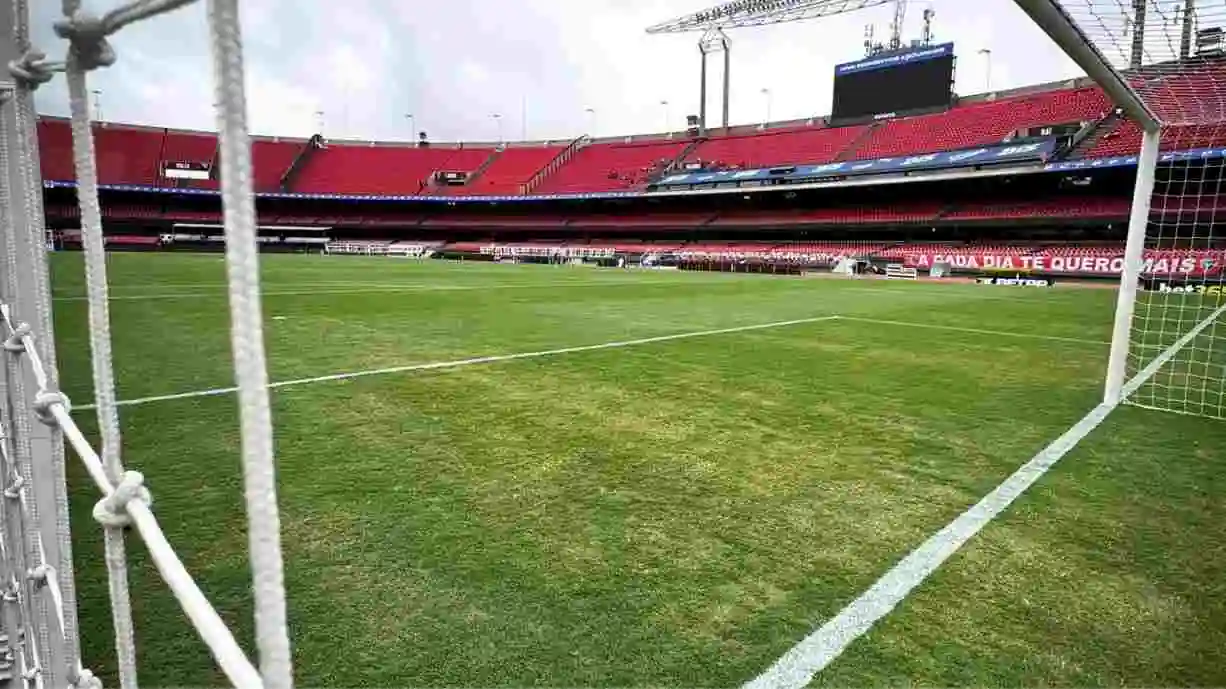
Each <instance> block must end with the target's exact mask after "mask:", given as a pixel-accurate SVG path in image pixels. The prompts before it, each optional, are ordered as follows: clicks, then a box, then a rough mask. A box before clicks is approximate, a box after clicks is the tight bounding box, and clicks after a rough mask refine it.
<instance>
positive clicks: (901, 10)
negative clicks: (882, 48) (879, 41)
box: [890, 0, 907, 51]
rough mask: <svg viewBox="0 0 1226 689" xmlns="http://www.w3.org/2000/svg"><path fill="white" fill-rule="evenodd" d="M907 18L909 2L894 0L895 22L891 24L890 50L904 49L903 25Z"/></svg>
mask: <svg viewBox="0 0 1226 689" xmlns="http://www.w3.org/2000/svg"><path fill="white" fill-rule="evenodd" d="M906 18H907V0H894V21H892V22H890V50H891V51H894V50H898V49H900V48H902V25H903V21H904V20H906Z"/></svg>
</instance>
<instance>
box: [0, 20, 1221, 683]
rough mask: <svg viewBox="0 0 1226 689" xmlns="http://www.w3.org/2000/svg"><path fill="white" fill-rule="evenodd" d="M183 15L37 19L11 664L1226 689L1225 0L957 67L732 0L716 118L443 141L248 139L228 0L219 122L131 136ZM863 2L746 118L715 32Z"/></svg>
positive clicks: (723, 23)
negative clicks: (961, 87)
mask: <svg viewBox="0 0 1226 689" xmlns="http://www.w3.org/2000/svg"><path fill="white" fill-rule="evenodd" d="M7 4H8V3H6V5H7ZM187 4H190V2H184V1H182V0H179V1H177V2H176V1H170V2H160V1H154V2H147V1H137V2H133V3H132V4H130V5H125V6H123V7H122V11H121V10H117V11H116V12H113V13H111V14H108V15H103V16H102V17H101V18H95V17H92V16H91V17H86V16H85V15H81V14H79V13H74V11H69V12H67V14H66V17H67V18H66V19H65V20H63V23H61V24H57V25H56V31H57V33H58V34H59V35H60V36H61V37H62V38H64V39H65V45H64V46H59V48H62V49H64V50H66V51H67V56H68V57H67V59H66V60H65V61H64V62H63V63H60V62H57V61H56V60H48V59H46V57H45V56H44V55H42V54H41V53H37V52H36V50H35V47H34V46H32V44H31V43H30V39H29V28H28V22H29V18H28V17H25V16H24V13H25V12H26V11H27V10H26V9H25V4H24V2H18V3H14V4H13V9H10V8H7V7H6V8H5V9H4V10H0V16H4V18H5V21H4V22H3V23H0V29H2V30H3V35H5V39H4V40H3V41H0V46H2V47H3V48H4V51H2V52H0V57H3V58H4V60H3V61H4V62H5V63H6V64H8V65H9V70H8V72H9V73H10V74H11V78H12V81H11V82H8V81H6V82H3V83H0V96H2V97H0V105H2V107H3V119H2V120H0V134H2V136H0V140H3V142H4V146H3V147H0V167H4V168H5V171H6V178H5V179H4V180H3V181H2V183H0V191H3V196H0V202H2V203H0V206H3V207H4V209H5V210H4V213H3V215H0V226H3V232H4V240H5V242H6V244H5V254H6V256H7V259H6V261H5V262H4V266H3V269H2V270H0V277H3V281H2V282H3V284H2V285H0V287H2V289H0V304H3V307H4V310H3V313H4V337H5V338H6V339H5V349H6V353H7V360H6V361H7V366H6V371H5V377H4V387H3V393H4V394H2V395H0V400H2V402H3V405H2V406H0V422H2V426H0V430H2V431H3V433H0V445H3V449H4V455H3V461H2V462H0V473H2V474H3V475H4V485H5V488H4V495H5V497H6V502H5V503H4V510H3V512H2V514H3V523H2V524H0V580H3V581H7V582H10V583H8V584H5V588H4V591H5V596H4V597H3V601H0V626H2V627H3V629H2V630H0V632H2V633H3V635H0V680H3V681H4V682H5V683H6V684H8V685H11V686H14V687H17V686H21V687H42V686H46V685H51V686H57V687H58V686H72V687H87V686H89V687H93V686H98V682H99V681H101V683H102V684H104V685H107V686H110V685H115V686H123V687H125V689H127V688H131V689H135V687H137V686H138V684H137V677H138V676H139V679H140V682H141V683H143V684H145V685H148V686H223V685H226V686H229V685H232V686H236V687H269V689H273V688H276V689H282V688H284V689H288V688H289V687H290V686H292V685H293V684H295V683H296V684H299V685H302V686H320V687H323V686H355V687H356V686H372V687H374V686H521V685H522V686H528V685H532V686H731V685H743V686H750V687H761V688H763V689H765V688H768V687H769V688H772V689H775V688H778V689H783V688H784V687H791V688H796V689H799V688H800V687H806V686H819V685H826V686H844V685H846V686H851V685H857V686H864V685H899V684H928V685H948V686H979V685H1053V684H1063V685H1096V686H1097V685H1159V684H1161V685H1172V686H1173V685H1185V686H1213V685H1221V684H1223V683H1226V670H1224V669H1223V668H1226V663H1224V662H1223V660H1224V657H1223V651H1222V649H1223V648H1226V590H1224V589H1223V583H1222V582H1223V581H1224V579H1223V576H1222V574H1223V568H1224V567H1226V537H1223V535H1222V531H1221V529H1220V524H1221V523H1222V522H1223V520H1226V504H1224V503H1223V502H1222V501H1221V500H1220V496H1221V495H1222V494H1223V493H1224V492H1226V478H1224V477H1226V472H1223V471H1222V469H1223V461H1224V459H1226V454H1223V452H1222V451H1221V448H1222V447H1223V444H1224V443H1226V425H1223V421H1222V420H1223V418H1226V344H1223V341H1222V338H1218V337H1217V335H1218V334H1219V333H1222V334H1223V335H1224V337H1226V330H1222V328H1220V327H1219V326H1221V325H1222V321H1223V319H1224V318H1226V316H1223V313H1224V312H1226V302H1223V301H1222V297H1223V296H1224V295H1226V241H1223V239H1222V238H1221V229H1220V226H1219V225H1218V224H1217V217H1218V213H1219V212H1222V213H1226V196H1224V195H1223V192H1222V184H1223V181H1224V175H1223V160H1224V159H1226V39H1224V37H1223V30H1224V29H1226V10H1223V9H1222V8H1221V7H1219V6H1218V5H1217V4H1215V3H1213V2H1209V1H1208V0H1206V1H1204V2H1197V1H1195V0H1180V1H1179V2H1158V1H1157V0H1137V1H1136V2H1133V3H1130V4H1129V3H1124V4H1121V3H1119V2H1109V1H1107V0H1101V1H1099V0H1064V1H1063V2H1053V1H1052V0H1033V1H1030V0H1027V1H1023V0H1018V2H1017V5H1018V6H1019V7H1021V8H1022V9H1023V10H1024V11H1025V12H1026V14H1027V15H1028V16H1029V17H1030V18H1031V19H1032V20H1033V21H1034V23H1035V24H1037V25H1038V26H1039V27H1040V28H1041V29H1042V30H1043V31H1044V32H1045V33H1046V34H1048V35H1049V36H1050V37H1051V41H1052V44H1051V45H1050V46H1049V48H1048V49H1050V50H1061V51H1063V53H1065V54H1067V55H1068V56H1069V57H1070V58H1071V59H1072V60H1074V61H1075V62H1076V64H1077V65H1078V67H1079V68H1080V69H1082V70H1083V72H1084V74H1085V75H1084V76H1079V77H1076V78H1070V79H1064V80H1059V81H1048V82H1044V83H1033V84H1028V85H1025V86H1021V87H1016V88H1009V89H1000V90H992V91H989V92H984V93H974V94H969V95H959V94H957V93H955V91H954V83H955V70H956V69H957V63H958V60H959V48H960V46H957V45H955V44H953V43H948V42H938V41H937V40H936V39H934V38H933V35H932V32H931V30H930V28H931V27H930V25H929V22H930V20H931V15H930V13H929V12H925V13H924V31H923V34H922V36H921V38H919V39H917V40H914V41H908V40H905V37H904V36H903V35H902V34H901V26H902V17H903V13H905V11H906V5H907V3H906V2H905V1H904V0H856V1H854V2H853V1H852V0H739V1H736V2H728V3H724V4H720V5H716V6H714V7H712V8H709V9H707V10H703V11H700V12H697V13H693V14H690V15H686V16H684V17H680V18H678V19H676V20H673V21H671V22H667V23H664V24H659V25H655V26H652V27H650V28H649V29H648V31H649V32H651V33H694V34H696V35H700V36H701V39H700V40H699V47H700V53H701V58H702V84H701V94H702V95H701V97H700V101H701V106H700V108H699V109H698V111H697V112H696V113H695V114H693V115H689V116H688V117H687V118H686V124H685V126H684V127H680V128H677V129H676V130H674V131H663V132H654V133H640V134H633V135H625V136H615V137H609V136H599V137H598V136H594V135H592V134H588V133H585V134H582V135H578V136H575V137H573V138H563V139H557V140H521V141H502V140H498V141H465V142H450V141H435V140H433V139H432V138H431V137H430V136H429V135H428V134H427V133H426V132H420V133H417V132H414V136H413V137H411V139H412V140H410V141H367V140H361V141H359V140H354V139H348V138H331V137H328V136H325V134H324V132H323V131H318V132H316V133H314V134H313V135H311V136H307V137H301V138H294V137H282V136H249V135H248V132H247V126H246V122H245V119H244V118H245V115H244V112H245V103H244V101H243V93H244V91H243V85H242V81H243V71H242V69H243V60H242V52H241V43H242V41H241V38H242V36H241V35H240V32H239V28H238V19H237V16H238V15H237V3H236V2H235V1H234V0H211V1H210V2H209V3H208V5H209V23H210V28H211V30H212V33H211V34H210V35H211V37H212V38H211V40H212V45H213V49H214V51H215V52H214V61H215V62H214V64H215V66H216V79H217V83H218V88H217V93H218V97H217V102H216V104H215V105H216V106H217V109H218V122H219V128H218V131H196V130H186V129H178V128H172V127H167V126H159V124H158V123H148V122H144V123H129V122H115V121H92V120H91V119H90V102H89V98H88V95H89V91H88V86H87V82H86V75H88V74H90V73H91V72H92V71H93V70H96V69H99V68H102V67H106V68H108V69H114V70H121V69H123V62H122V59H121V60H119V61H118V62H117V63H116V64H115V65H114V66H113V67H112V66H110V65H111V63H112V62H115V55H114V54H113V53H111V48H110V46H109V44H108V43H107V38H106V36H108V35H111V34H114V33H117V32H119V31H120V30H121V29H122V27H123V26H125V25H128V24H131V23H133V22H144V21H149V22H157V21H159V19H160V17H159V16H158V15H160V14H162V13H165V12H169V11H172V10H175V9H178V7H180V6H182V5H187ZM67 5H68V6H75V3H71V2H70V3H67ZM873 5H888V6H889V7H890V8H892V9H893V11H894V12H895V17H896V19H895V23H894V24H893V26H892V29H891V35H890V37H889V39H888V40H887V41H886V42H885V43H884V44H874V43H872V42H871V41H868V42H866V46H865V53H864V54H863V55H860V56H854V55H848V56H845V57H846V58H847V61H846V62H842V63H840V64H838V65H837V66H836V67H835V70H834V75H833V77H832V79H831V80H830V81H829V82H827V85H828V87H829V88H830V89H831V90H832V96H833V97H832V103H833V106H832V108H831V112H829V113H825V114H820V115H819V114H814V115H812V116H811V117H807V118H803V119H798V120H797V119H790V120H782V121H764V122H760V123H757V124H746V125H734V124H730V122H729V118H728V105H727V104H728V98H729V86H728V79H729V76H728V74H729V71H728V69H727V65H728V64H730V62H729V61H733V62H734V61H735V59H736V58H735V57H730V56H731V55H732V50H733V47H732V46H731V44H730V42H729V41H730V39H729V38H728V34H727V33H725V30H726V31H728V32H732V31H733V30H734V29H736V30H751V29H752V27H755V26H761V25H764V24H770V23H784V22H793V21H799V20H814V21H820V20H821V19H822V18H824V17H827V16H831V15H834V14H838V13H842V12H847V11H851V10H854V9H859V8H864V7H871V6H873ZM1126 5H1127V6H1126ZM1168 6H1169V7H1168ZM1172 8H1174V9H1172ZM1117 28H1119V29H1121V30H1120V31H1117V30H1116V29H1117ZM202 30H203V27H202ZM965 49H966V50H969V49H970V48H969V46H968V47H965ZM48 52H53V51H50V50H49V51H48ZM719 54H722V56H723V58H724V60H725V70H724V71H723V74H724V84H723V93H722V99H723V105H724V108H723V112H722V119H721V121H720V122H719V123H716V122H714V121H709V120H713V119H714V118H713V117H708V112H707V108H708V103H707V101H708V100H709V99H708V95H709V94H708V84H707V76H708V66H707V63H708V59H709V58H710V57H711V56H714V55H719ZM57 59H58V58H57ZM60 72H65V73H66V74H63V75H61V74H60ZM52 79H66V80H67V84H68V92H69V94H70V98H71V101H72V108H73V111H72V114H71V116H69V117H62V116H52V115H45V114H44V115H37V114H36V113H35V109H34V107H33V101H32V98H31V94H32V93H33V92H34V90H35V89H37V88H39V87H40V86H41V85H42V84H44V83H47V82H49V81H51V80H52ZM256 87H257V86H256V84H254V83H248V85H247V86H246V88H247V89H248V90H250V89H253V88H256ZM500 138H501V137H500ZM1219 209H1220V210H1219ZM70 400H71V402H70ZM100 498H101V500H100Z"/></svg>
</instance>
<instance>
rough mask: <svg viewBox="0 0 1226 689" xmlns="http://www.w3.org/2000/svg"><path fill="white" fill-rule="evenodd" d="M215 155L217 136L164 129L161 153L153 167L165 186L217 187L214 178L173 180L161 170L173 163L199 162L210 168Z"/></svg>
mask: <svg viewBox="0 0 1226 689" xmlns="http://www.w3.org/2000/svg"><path fill="white" fill-rule="evenodd" d="M216 155H217V137H216V136H214V135H212V134H205V133H202V132H180V131H172V130H166V132H165V138H163V140H162V150H161V154H160V155H159V156H158V165H157V167H156V168H155V170H156V177H157V179H158V180H159V181H160V182H161V183H162V185H165V186H188V187H196V188H201V189H217V188H218V186H219V185H218V181H217V180H216V179H207V180H175V179H170V178H167V177H166V176H165V175H164V174H163V170H165V169H166V166H167V165H170V164H173V163H199V164H203V165H207V166H209V167H210V168H212V165H213V159H214V158H215V157H216Z"/></svg>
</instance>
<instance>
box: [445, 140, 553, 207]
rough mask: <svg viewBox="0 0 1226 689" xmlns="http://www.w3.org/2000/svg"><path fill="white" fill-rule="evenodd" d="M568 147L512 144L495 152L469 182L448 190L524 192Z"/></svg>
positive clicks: (493, 193) (460, 192) (495, 193)
mask: <svg viewBox="0 0 1226 689" xmlns="http://www.w3.org/2000/svg"><path fill="white" fill-rule="evenodd" d="M564 148H566V147H565V146H512V147H508V148H506V149H505V150H502V151H495V152H494V153H492V154H491V157H490V160H489V161H487V163H486V164H487V165H488V166H487V167H486V168H485V169H484V171H478V172H477V174H476V178H475V179H472V180H470V181H469V182H468V183H467V184H465V185H463V186H460V187H455V188H454V189H451V190H449V193H451V194H455V195H457V196H468V195H489V196H499V195H509V194H522V193H523V186H524V185H525V184H527V183H528V180H530V179H532V177H533V175H535V174H536V173H537V172H538V171H540V170H541V169H542V168H544V167H545V166H546V165H548V164H549V163H550V161H552V160H553V159H554V158H556V157H558V154H559V153H561V152H562V150H563V149H564Z"/></svg>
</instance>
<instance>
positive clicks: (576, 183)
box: [536, 141, 688, 194]
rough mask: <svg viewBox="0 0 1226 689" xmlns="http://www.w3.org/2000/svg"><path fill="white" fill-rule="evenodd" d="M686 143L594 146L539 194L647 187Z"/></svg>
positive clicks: (546, 181) (539, 189)
mask: <svg viewBox="0 0 1226 689" xmlns="http://www.w3.org/2000/svg"><path fill="white" fill-rule="evenodd" d="M687 144H688V142H686V141H664V142H660V141H654V142H648V143H629V144H609V143H599V144H591V145H590V146H587V147H585V148H583V149H582V150H580V151H579V152H578V153H576V154H575V156H574V157H573V158H571V159H570V161H569V162H568V163H567V164H566V165H563V166H562V167H561V168H559V169H558V170H557V171H556V172H554V173H553V174H551V175H549V176H548V177H546V178H545V179H544V180H543V181H542V182H541V185H540V186H539V187H537V189H536V193H538V194H564V193H579V192H590V191H608V190H621V189H631V188H634V187H638V186H642V185H643V184H646V183H647V178H648V176H649V175H650V174H651V173H652V172H653V171H657V170H663V169H664V167H665V166H666V165H668V164H669V163H671V162H672V161H673V160H674V159H675V158H676V157H677V156H678V155H680V153H681V151H682V150H683V149H684V148H685V147H686V145H687Z"/></svg>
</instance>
